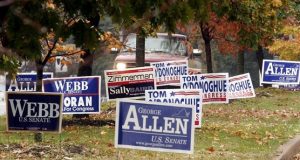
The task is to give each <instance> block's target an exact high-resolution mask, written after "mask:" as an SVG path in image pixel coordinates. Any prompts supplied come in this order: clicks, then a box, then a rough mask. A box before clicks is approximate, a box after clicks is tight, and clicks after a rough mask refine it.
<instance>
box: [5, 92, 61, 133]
mask: <svg viewBox="0 0 300 160" xmlns="http://www.w3.org/2000/svg"><path fill="white" fill-rule="evenodd" d="M62 102H63V95H62V94H60V93H42V92H7V93H6V107H7V108H6V111H7V112H6V114H7V131H36V132H59V133H60V132H61V122H62Z"/></svg>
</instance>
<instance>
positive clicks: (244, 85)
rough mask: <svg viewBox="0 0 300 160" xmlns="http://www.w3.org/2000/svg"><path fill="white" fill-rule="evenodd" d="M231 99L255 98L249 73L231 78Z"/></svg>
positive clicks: (229, 89) (229, 93) (229, 94)
mask: <svg viewBox="0 0 300 160" xmlns="http://www.w3.org/2000/svg"><path fill="white" fill-rule="evenodd" d="M228 96H229V99H239V98H252V97H255V91H254V87H253V84H252V81H251V77H250V74H249V73H246V74H241V75H237V76H234V77H230V78H229V87H228Z"/></svg>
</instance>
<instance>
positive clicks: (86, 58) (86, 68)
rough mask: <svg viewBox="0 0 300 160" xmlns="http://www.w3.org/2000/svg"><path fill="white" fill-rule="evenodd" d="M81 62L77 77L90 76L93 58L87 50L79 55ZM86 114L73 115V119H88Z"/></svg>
mask: <svg viewBox="0 0 300 160" xmlns="http://www.w3.org/2000/svg"><path fill="white" fill-rule="evenodd" d="M81 58H82V59H83V62H81V63H80V64H79V68H78V73H77V76H79V77H80V76H91V75H92V71H93V62H94V61H93V60H94V56H93V54H92V53H91V52H90V50H89V49H87V50H85V54H83V55H81ZM88 117H89V115H88V114H74V115H73V118H75V119H82V118H88Z"/></svg>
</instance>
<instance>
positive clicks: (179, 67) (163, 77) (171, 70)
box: [150, 60, 188, 86]
mask: <svg viewBox="0 0 300 160" xmlns="http://www.w3.org/2000/svg"><path fill="white" fill-rule="evenodd" d="M150 65H151V66H154V67H155V75H156V84H157V86H169V85H170V86H180V76H181V75H187V74H188V73H187V72H188V61H187V60H181V61H165V62H155V63H150Z"/></svg>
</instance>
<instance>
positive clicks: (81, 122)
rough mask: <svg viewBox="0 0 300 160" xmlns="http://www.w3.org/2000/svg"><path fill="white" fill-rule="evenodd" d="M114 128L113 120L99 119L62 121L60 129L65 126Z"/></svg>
mask: <svg viewBox="0 0 300 160" xmlns="http://www.w3.org/2000/svg"><path fill="white" fill-rule="evenodd" d="M75 125H76V126H78V125H80V126H115V121H114V120H101V119H91V118H83V119H67V120H63V123H62V127H65V126H75Z"/></svg>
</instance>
